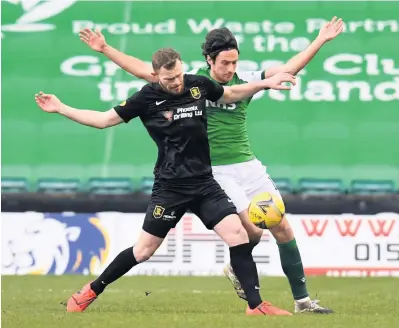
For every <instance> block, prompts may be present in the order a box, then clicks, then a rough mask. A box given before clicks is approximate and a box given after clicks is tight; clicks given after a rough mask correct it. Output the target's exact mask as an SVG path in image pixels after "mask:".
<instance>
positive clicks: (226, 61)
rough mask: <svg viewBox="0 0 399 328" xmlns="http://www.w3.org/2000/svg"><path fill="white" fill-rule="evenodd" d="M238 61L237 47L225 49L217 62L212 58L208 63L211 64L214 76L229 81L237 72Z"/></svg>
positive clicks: (223, 81) (219, 79)
mask: <svg viewBox="0 0 399 328" xmlns="http://www.w3.org/2000/svg"><path fill="white" fill-rule="evenodd" d="M237 62H238V51H237V50H235V49H232V50H225V51H222V52H221V53H219V55H218V56H217V57H216V59H215V62H213V61H212V60H211V59H209V60H208V63H209V64H210V65H211V71H212V75H213V76H212V77H213V78H214V79H215V80H216V81H218V82H220V83H227V82H229V81H230V80H231V79H232V78H233V76H234V73H235V72H236V69H237Z"/></svg>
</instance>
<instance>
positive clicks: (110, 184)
mask: <svg viewBox="0 0 399 328" xmlns="http://www.w3.org/2000/svg"><path fill="white" fill-rule="evenodd" d="M87 191H88V192H90V193H92V194H97V195H99V194H102V195H124V194H129V193H132V192H133V191H134V184H133V181H132V179H130V178H91V179H89V180H88V182H87Z"/></svg>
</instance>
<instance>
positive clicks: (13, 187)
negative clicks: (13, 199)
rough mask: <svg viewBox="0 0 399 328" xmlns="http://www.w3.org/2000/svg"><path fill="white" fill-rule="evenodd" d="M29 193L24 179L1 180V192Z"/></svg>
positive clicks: (27, 183) (27, 184) (26, 181)
mask: <svg viewBox="0 0 399 328" xmlns="http://www.w3.org/2000/svg"><path fill="white" fill-rule="evenodd" d="M28 191H29V182H28V179H25V178H4V177H2V178H1V192H3V193H23V192H28Z"/></svg>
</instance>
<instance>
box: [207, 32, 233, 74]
mask: <svg viewBox="0 0 399 328" xmlns="http://www.w3.org/2000/svg"><path fill="white" fill-rule="evenodd" d="M201 49H202V55H203V56H204V57H205V60H207V56H209V57H211V59H212V61H213V62H215V59H216V57H217V56H218V55H219V53H221V52H222V51H225V50H232V49H236V50H237V51H238V53H240V51H239V50H238V44H237V40H236V38H235V37H234V35H233V33H231V32H230V30H229V29H228V28H226V27H222V28H216V29H214V30H212V31H210V32H209V33H208V34H207V35H206V37H205V42H204V43H203V44H202V46H201ZM208 66H209V64H208Z"/></svg>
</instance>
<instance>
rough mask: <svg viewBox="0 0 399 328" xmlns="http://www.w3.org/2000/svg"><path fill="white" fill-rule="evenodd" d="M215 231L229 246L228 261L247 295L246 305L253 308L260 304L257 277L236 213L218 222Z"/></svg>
mask: <svg viewBox="0 0 399 328" xmlns="http://www.w3.org/2000/svg"><path fill="white" fill-rule="evenodd" d="M214 230H215V232H216V233H217V234H218V235H219V236H220V237H221V238H222V239H223V240H224V241H225V242H226V243H227V245H229V247H230V263H231V266H232V268H233V270H234V272H235V274H236V276H237V277H238V280H239V282H240V283H241V286H242V288H243V290H244V291H245V295H246V297H247V301H248V306H249V307H250V308H251V309H255V308H256V307H258V306H259V305H260V304H262V299H261V297H260V294H259V278H258V271H257V269H256V264H255V262H254V260H253V257H252V254H251V252H252V247H251V245H250V243H249V240H248V234H247V233H246V231H245V229H244V228H243V226H242V224H241V221H240V220H239V218H238V216H237V215H229V216H227V217H226V218H224V219H223V220H222V221H221V222H219V223H218V224H217V225H216V226H215V228H214Z"/></svg>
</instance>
